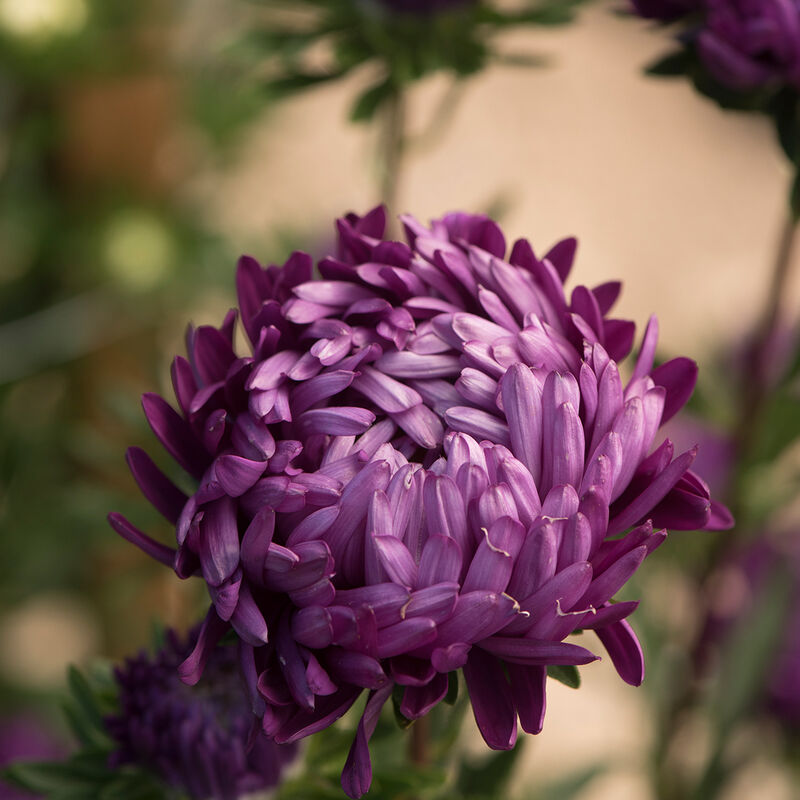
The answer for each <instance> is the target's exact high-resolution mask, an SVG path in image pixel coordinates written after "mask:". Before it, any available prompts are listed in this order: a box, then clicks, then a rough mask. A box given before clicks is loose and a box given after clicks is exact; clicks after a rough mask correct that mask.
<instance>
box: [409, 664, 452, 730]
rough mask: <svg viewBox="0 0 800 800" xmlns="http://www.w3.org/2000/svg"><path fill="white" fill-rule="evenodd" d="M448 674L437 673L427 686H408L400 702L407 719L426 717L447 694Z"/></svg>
mask: <svg viewBox="0 0 800 800" xmlns="http://www.w3.org/2000/svg"><path fill="white" fill-rule="evenodd" d="M447 686H448V681H447V675H443V674H441V673H436V675H434V677H433V679H432V680H431V681H430V682H429V683H427V684H426V685H425V686H407V687H406V690H405V691H404V692H403V700H402V702H401V703H400V713H401V714H402V715H403V716H404V717H405V718H406V719H419V718H420V717H424V716H425V715H426V714H427V713H428V712H429V711H430V710H431V709H432V708H433V707H434V706H435V705H436V704H437V703H439V702H440V701H441V700H442V699H443V698H444V696H445V695H446V694H447Z"/></svg>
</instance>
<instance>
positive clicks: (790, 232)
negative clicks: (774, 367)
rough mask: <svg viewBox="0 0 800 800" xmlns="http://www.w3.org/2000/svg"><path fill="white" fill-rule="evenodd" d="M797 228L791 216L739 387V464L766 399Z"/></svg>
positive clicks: (778, 249) (786, 224)
mask: <svg viewBox="0 0 800 800" xmlns="http://www.w3.org/2000/svg"><path fill="white" fill-rule="evenodd" d="M797 228H798V222H797V220H796V219H795V218H794V216H793V215H792V214H791V213H790V214H789V215H788V216H787V219H786V222H785V223H784V225H783V228H782V229H781V235H780V240H779V241H778V248H777V252H776V254H775V264H774V267H773V271H772V278H771V280H770V284H769V288H768V293H767V299H766V303H765V304H764V308H763V310H762V312H761V316H760V318H759V319H758V321H757V323H756V329H755V332H754V335H753V339H752V342H751V343H750V347H749V349H748V353H747V369H746V371H745V373H744V374H745V375H747V380H746V382H745V384H744V386H743V387H742V403H741V407H740V410H739V422H738V426H737V430H736V432H735V433H736V445H737V455H738V458H739V461H740V462H741V461H742V460H743V459H747V458H748V456H749V455H750V451H751V449H752V446H753V442H754V441H755V440H756V436H757V433H758V429H759V425H760V423H761V421H762V420H761V417H762V415H763V411H764V405H765V401H766V400H767V398H768V396H769V385H768V383H769V364H770V353H769V350H770V347H771V346H772V344H773V341H774V337H775V334H776V333H777V332H778V331H779V330H780V326H781V322H782V316H781V310H782V309H781V305H782V303H781V301H782V298H783V295H784V293H785V291H786V284H787V282H788V278H789V273H790V271H791V266H792V255H793V252H794V244H795V240H796V238H797Z"/></svg>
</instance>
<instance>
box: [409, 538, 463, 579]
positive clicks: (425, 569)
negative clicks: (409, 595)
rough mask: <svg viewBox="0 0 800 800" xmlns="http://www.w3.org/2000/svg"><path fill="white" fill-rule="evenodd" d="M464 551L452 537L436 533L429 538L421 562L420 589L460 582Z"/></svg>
mask: <svg viewBox="0 0 800 800" xmlns="http://www.w3.org/2000/svg"><path fill="white" fill-rule="evenodd" d="M461 560H462V550H461V546H460V545H459V544H458V542H457V541H456V540H455V539H454V538H452V537H451V536H446V535H443V534H438V533H434V534H431V535H430V536H429V537H428V540H427V541H426V542H425V546H424V548H423V549H422V557H421V558H420V562H419V580H418V582H417V585H418V586H419V587H420V588H425V587H427V586H433V585H435V584H438V583H449V582H453V581H458V579H459V577H460V575H461Z"/></svg>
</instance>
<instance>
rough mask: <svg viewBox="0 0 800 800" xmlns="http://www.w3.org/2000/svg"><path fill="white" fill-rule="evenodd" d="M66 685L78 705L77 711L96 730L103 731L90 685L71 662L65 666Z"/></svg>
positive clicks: (99, 713)
mask: <svg viewBox="0 0 800 800" xmlns="http://www.w3.org/2000/svg"><path fill="white" fill-rule="evenodd" d="M67 686H68V687H69V691H70V696H71V697H72V699H73V700H74V701H75V703H76V704H77V706H78V711H79V712H80V714H82V716H83V718H84V719H85V720H86V721H87V722H88V723H90V724H91V725H93V726H94V727H95V728H96V729H97V730H98V731H101V732H105V725H104V724H103V715H102V713H101V711H100V707H99V705H98V704H97V699H96V698H95V695H94V692H93V691H92V687H91V686H89V682H88V681H87V680H86V678H84V677H83V675H82V674H81V673H80V671H79V670H78V669H77V668H76V667H75V666H74V665H72V664H70V666H69V667H68V668H67Z"/></svg>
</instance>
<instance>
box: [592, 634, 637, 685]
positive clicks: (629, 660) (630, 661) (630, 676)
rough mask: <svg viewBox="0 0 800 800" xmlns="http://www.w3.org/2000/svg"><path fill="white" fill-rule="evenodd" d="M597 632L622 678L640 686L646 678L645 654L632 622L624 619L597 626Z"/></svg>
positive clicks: (626, 681)
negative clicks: (603, 626) (601, 626)
mask: <svg viewBox="0 0 800 800" xmlns="http://www.w3.org/2000/svg"><path fill="white" fill-rule="evenodd" d="M595 633H596V634H597V636H598V638H599V639H600V641H601V642H602V643H603V646H604V647H605V648H606V650H607V651H608V654H609V656H611V661H612V662H613V664H614V667H615V668H616V670H617V672H618V673H619V676H620V678H622V680H624V681H625V683H629V684H630V685H631V686H640V685H641V683H642V681H643V680H644V656H643V655H642V646H641V645H640V644H639V640H638V639H637V638H636V634H635V633H634V632H633V628H632V627H631V625H630V623H629V622H628V621H627V620H624V619H623V620H620V621H619V622H614V623H612V624H611V625H608V626H607V627H605V628H597V630H595Z"/></svg>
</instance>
